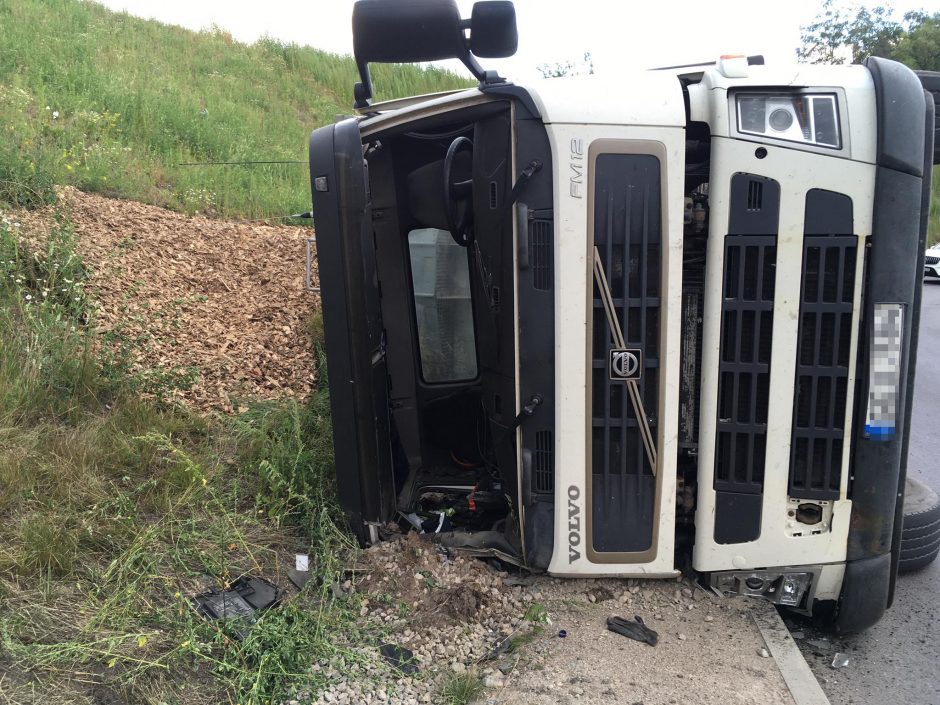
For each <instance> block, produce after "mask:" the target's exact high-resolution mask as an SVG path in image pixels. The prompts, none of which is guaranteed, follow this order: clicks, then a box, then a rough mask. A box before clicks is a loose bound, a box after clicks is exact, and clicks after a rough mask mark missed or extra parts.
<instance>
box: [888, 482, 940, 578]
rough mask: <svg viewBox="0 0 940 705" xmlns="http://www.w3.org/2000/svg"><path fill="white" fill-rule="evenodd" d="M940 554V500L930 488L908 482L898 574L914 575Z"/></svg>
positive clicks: (905, 493) (905, 490)
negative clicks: (913, 573)
mask: <svg viewBox="0 0 940 705" xmlns="http://www.w3.org/2000/svg"><path fill="white" fill-rule="evenodd" d="M938 554H940V497H938V496H937V493H936V492H934V491H933V490H932V489H930V488H929V487H927V485H925V484H923V483H922V482H919V481H917V480H914V479H912V478H910V477H909V478H907V483H906V485H905V488H904V521H903V528H902V530H901V556H900V560H899V561H898V572H900V573H910V572H912V571H915V570H919V569H921V568H923V567H925V566H927V565H930V564H931V563H933V561H934V560H936V558H937V555H938Z"/></svg>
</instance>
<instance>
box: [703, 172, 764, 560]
mask: <svg viewBox="0 0 940 705" xmlns="http://www.w3.org/2000/svg"><path fill="white" fill-rule="evenodd" d="M731 193H732V198H731V217H730V227H729V230H730V232H729V234H728V236H727V237H726V238H725V257H724V267H725V269H724V278H723V284H722V286H723V289H722V305H721V339H720V349H719V363H718V409H717V412H718V422H717V435H716V439H715V485H714V486H715V491H716V507H715V541H716V542H717V543H742V542H745V541H753V540H754V539H756V538H757V537H758V536H759V535H760V517H761V501H762V499H761V498H762V495H763V492H764V463H765V456H766V443H767V408H768V405H769V401H770V394H769V390H770V355H771V340H772V334H773V319H774V287H775V284H776V266H777V237H776V235H777V223H778V219H779V209H780V186H779V184H777V182H776V181H773V180H771V179H765V178H763V177H759V176H752V175H750V174H736V175H735V176H734V177H733V178H732V183H731ZM755 206H756V209H755ZM758 209H759V210H758Z"/></svg>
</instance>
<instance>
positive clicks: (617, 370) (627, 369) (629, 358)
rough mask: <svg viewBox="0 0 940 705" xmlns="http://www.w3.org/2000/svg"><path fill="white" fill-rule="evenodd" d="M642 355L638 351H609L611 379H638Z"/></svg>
mask: <svg viewBox="0 0 940 705" xmlns="http://www.w3.org/2000/svg"><path fill="white" fill-rule="evenodd" d="M642 363H643V353H642V352H640V351H639V350H618V349H616V348H615V349H613V350H611V351H610V366H609V368H610V378H611V379H615V380H616V379H621V380H626V379H639V378H640V374H641V372H642V369H643V364H642Z"/></svg>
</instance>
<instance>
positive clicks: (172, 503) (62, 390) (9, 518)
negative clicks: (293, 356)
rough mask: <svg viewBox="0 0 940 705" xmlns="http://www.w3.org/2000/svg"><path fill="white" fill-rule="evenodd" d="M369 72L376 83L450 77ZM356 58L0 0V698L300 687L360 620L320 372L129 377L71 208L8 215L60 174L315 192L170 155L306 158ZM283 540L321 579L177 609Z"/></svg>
mask: <svg viewBox="0 0 940 705" xmlns="http://www.w3.org/2000/svg"><path fill="white" fill-rule="evenodd" d="M376 74H377V75H376V86H377V88H378V89H379V90H380V91H384V92H385V93H384V95H385V96H386V97H390V96H391V95H401V94H410V93H420V92H428V91H433V90H441V89H446V88H451V87H455V86H458V85H461V84H462V80H461V79H459V78H457V77H455V76H452V75H449V74H446V73H443V72H439V71H421V70H418V69H413V68H391V67H379V68H378V69H377V71H376ZM354 80H355V70H354V67H353V64H352V61H351V59H349V58H348V57H340V56H334V55H330V54H326V53H323V52H318V51H315V50H312V49H308V48H300V47H295V46H285V45H282V44H279V43H277V42H274V41H262V42H259V43H257V44H255V45H252V46H246V45H243V44H238V43H236V42H233V41H232V40H231V38H230V37H228V36H227V35H226V34H225V33H224V32H205V33H194V32H189V31H185V30H183V29H180V28H174V27H168V26H165V25H160V24H158V23H156V22H148V21H143V20H139V19H135V18H132V17H129V16H126V15H122V14H115V13H111V12H109V11H107V10H105V9H103V8H101V7H100V6H98V5H95V4H93V3H84V2H78V1H77V0H0V133H2V135H0V211H2V213H0V215H3V216H4V220H3V222H2V223H0V525H2V526H3V529H2V532H0V535H2V541H0V696H2V697H0V701H2V702H14V703H18V704H22V703H31V702H43V703H167V704H170V703H194V702H199V703H228V702H239V703H268V702H277V701H279V700H280V699H282V698H284V697H287V696H289V695H290V694H292V693H294V692H296V691H297V690H298V689H301V688H305V689H314V690H315V689H316V686H317V676H316V674H313V673H311V672H310V671H309V667H310V665H311V664H312V663H314V662H316V661H317V660H318V659H320V658H323V657H327V656H330V655H335V653H336V651H337V650H342V649H343V644H345V643H349V640H350V639H355V637H356V635H355V633H354V632H353V631H352V630H353V627H352V620H351V617H350V613H349V612H348V611H347V610H356V609H358V608H357V605H355V604H338V603H336V602H335V601H331V600H330V590H329V587H330V585H331V584H332V583H333V582H334V581H335V580H336V579H337V577H338V576H339V575H340V573H341V569H342V561H343V559H344V557H345V555H346V553H347V552H348V551H350V550H354V549H353V547H352V546H351V544H350V541H349V539H348V538H347V537H346V536H345V534H344V533H343V532H342V531H340V530H339V529H337V520H338V515H337V512H336V509H335V506H334V504H333V501H332V496H331V490H330V477H331V475H332V448H331V438H330V427H329V423H330V422H329V410H328V399H327V397H326V393H325V392H320V393H318V394H317V395H315V396H314V398H313V399H312V400H310V402H309V403H306V404H303V405H301V404H297V403H291V402H285V403H282V404H263V405H251V404H248V406H249V408H250V410H249V411H248V412H247V413H244V414H241V415H239V416H238V417H236V418H220V417H213V418H205V417H198V416H196V415H194V414H192V413H189V412H188V411H186V410H185V409H182V408H179V407H173V406H169V405H167V404H165V403H161V402H160V401H159V400H148V399H141V398H140V397H139V396H138V395H137V394H135V393H134V391H133V390H132V389H131V388H130V386H129V384H128V380H127V379H126V378H125V377H124V376H123V373H122V369H123V368H124V366H123V365H122V361H121V360H108V361H104V360H102V359H100V358H98V357H97V356H96V354H95V352H94V350H95V348H94V345H93V339H92V334H91V331H92V330H93V329H94V320H95V303H94V301H93V300H92V298H91V297H90V296H89V295H88V294H86V292H85V291H84V288H83V282H84V280H85V269H84V265H83V263H82V262H81V261H80V259H79V258H78V256H77V255H76V250H75V246H74V237H73V234H72V229H71V226H70V223H69V220H68V214H67V213H61V214H60V218H59V221H58V224H57V226H56V227H55V228H54V229H53V232H52V235H51V237H50V242H49V245H48V247H47V248H46V247H44V248H40V251H29V250H28V249H26V248H25V247H24V245H23V240H22V238H21V237H19V232H18V230H19V229H18V227H17V225H16V222H15V221H16V217H15V208H16V207H22V206H26V207H30V206H38V205H41V204H46V203H50V202H53V201H54V199H55V192H54V188H53V187H54V186H55V185H58V184H72V185H75V186H77V187H79V188H81V189H85V190H91V191H98V192H103V193H106V194H110V195H114V196H118V197H124V198H132V199H137V200H141V201H145V202H151V203H156V204H159V205H166V206H169V207H171V208H174V209H178V210H182V211H187V212H196V211H198V212H202V213H206V214H209V215H218V216H230V217H236V218H239V217H244V218H257V217H262V216H271V215H274V216H277V215H282V214H287V213H292V212H296V211H299V210H306V209H307V206H308V204H309V185H308V181H307V179H308V177H307V173H306V169H305V167H304V166H303V165H302V164H301V165H284V166H262V167H250V168H223V167H184V166H180V165H179V164H180V163H181V162H189V161H234V160H243V159H275V160H277V159H282V160H293V159H298V160H303V159H304V158H305V142H306V137H307V135H308V134H309V131H310V130H311V129H312V128H313V127H315V126H317V125H320V124H324V123H327V122H329V121H331V120H332V119H333V117H334V115H336V114H338V113H344V112H349V108H348V104H349V95H350V93H351V88H352V84H353V81H354ZM316 328H317V326H316V325H311V330H316ZM128 352H129V353H130V352H132V351H131V350H129V351H128ZM156 396H157V397H160V396H161V395H159V394H157V395H156ZM294 552H308V553H310V554H311V563H312V566H313V570H314V575H315V576H316V578H315V580H313V581H311V583H309V584H308V586H307V588H306V589H305V590H304V591H303V592H302V593H301V594H300V595H299V596H297V597H295V598H294V599H292V600H291V601H289V602H288V603H287V604H285V605H283V606H281V607H280V608H278V609H276V610H271V611H269V612H267V613H266V614H265V615H264V616H263V617H262V618H261V619H260V620H259V621H258V622H257V623H256V624H255V625H254V626H253V627H252V628H251V630H250V632H249V634H248V637H247V638H246V639H244V640H241V639H239V638H237V635H236V634H235V630H234V629H231V628H226V627H224V626H222V625H219V624H214V623H209V622H206V621H205V620H203V619H202V618H200V617H199V616H197V615H196V614H195V613H194V611H193V610H192V608H191V606H190V604H189V601H188V599H187V596H188V595H191V594H193V593H194V592H196V591H198V590H200V589H203V587H206V586H209V585H211V584H224V583H226V582H227V581H229V580H231V579H234V578H235V577H238V576H240V575H243V574H246V573H248V574H253V575H264V576H267V577H276V578H279V582H280V583H281V584H285V583H286V581H285V580H284V572H285V571H286V569H287V568H288V567H290V566H291V565H292V563H293V553H294ZM363 638H364V637H363Z"/></svg>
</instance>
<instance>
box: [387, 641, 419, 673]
mask: <svg viewBox="0 0 940 705" xmlns="http://www.w3.org/2000/svg"><path fill="white" fill-rule="evenodd" d="M379 653H380V654H382V658H384V659H385V660H386V661H388V663H389V665H391V666H392V668H397V669H398V670H399V671H401V672H402V673H404V674H405V675H409V676H410V675H413V674H415V673H417V672H418V664H417V663H416V662H415V655H414V652H413V651H412V650H411V649H406V648H405V647H403V646H398V645H396V644H382V645H381V646H379Z"/></svg>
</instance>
